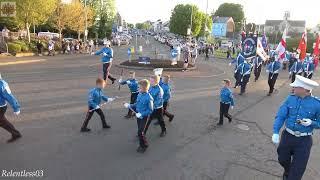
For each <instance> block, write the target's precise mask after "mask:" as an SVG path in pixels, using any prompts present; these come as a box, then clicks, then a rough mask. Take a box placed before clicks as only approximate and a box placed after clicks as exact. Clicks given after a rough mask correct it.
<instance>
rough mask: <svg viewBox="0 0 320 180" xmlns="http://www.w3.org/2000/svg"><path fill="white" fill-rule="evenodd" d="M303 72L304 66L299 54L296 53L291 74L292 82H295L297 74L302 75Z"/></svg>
mask: <svg viewBox="0 0 320 180" xmlns="http://www.w3.org/2000/svg"><path fill="white" fill-rule="evenodd" d="M302 72H303V66H302V63H301V61H300V60H299V54H297V55H296V57H295V62H294V63H293V65H292V66H291V68H290V71H289V73H290V76H291V83H293V82H294V80H295V78H296V75H300V76H301V75H302Z"/></svg>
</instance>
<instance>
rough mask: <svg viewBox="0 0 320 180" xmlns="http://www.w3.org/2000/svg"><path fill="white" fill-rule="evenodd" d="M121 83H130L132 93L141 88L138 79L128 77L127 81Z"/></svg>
mask: <svg viewBox="0 0 320 180" xmlns="http://www.w3.org/2000/svg"><path fill="white" fill-rule="evenodd" d="M120 84H121V85H125V84H127V85H128V88H129V89H130V92H131V93H137V92H138V90H139V85H138V81H137V80H136V79H127V80H125V81H121V82H120Z"/></svg>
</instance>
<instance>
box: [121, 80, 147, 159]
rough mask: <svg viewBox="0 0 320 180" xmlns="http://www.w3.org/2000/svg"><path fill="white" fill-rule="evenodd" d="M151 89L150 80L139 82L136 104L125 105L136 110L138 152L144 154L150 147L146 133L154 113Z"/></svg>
mask: <svg viewBox="0 0 320 180" xmlns="http://www.w3.org/2000/svg"><path fill="white" fill-rule="evenodd" d="M149 87H150V83H149V81H148V80H146V79H143V80H141V81H139V89H140V92H139V94H138V97H137V101H136V102H135V103H134V104H128V103H124V107H125V108H129V109H134V110H135V112H136V117H137V125H138V137H139V147H138V149H137V152H139V153H144V152H145V151H146V149H147V148H148V146H149V145H148V142H147V139H146V137H145V133H144V131H145V128H146V126H147V123H148V122H149V121H150V115H151V113H152V111H153V98H152V96H151V95H150V94H149V93H148V91H149Z"/></svg>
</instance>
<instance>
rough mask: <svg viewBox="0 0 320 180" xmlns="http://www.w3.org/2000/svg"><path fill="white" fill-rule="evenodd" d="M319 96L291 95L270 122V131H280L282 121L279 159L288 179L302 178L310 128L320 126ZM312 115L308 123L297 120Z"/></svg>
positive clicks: (308, 150) (308, 151)
mask: <svg viewBox="0 0 320 180" xmlns="http://www.w3.org/2000/svg"><path fill="white" fill-rule="evenodd" d="M319 107H320V100H319V99H318V98H316V97H314V96H311V95H309V96H306V97H304V98H301V97H298V96H296V95H290V96H289V97H288V98H287V99H286V100H285V102H284V103H283V104H282V105H281V107H280V109H279V111H278V113H277V116H276V118H275V122H274V125H273V133H274V134H279V131H280V129H281V128H282V126H283V125H284V124H285V130H283V132H282V136H281V141H280V144H279V146H278V149H277V152H278V161H279V163H280V165H281V166H282V167H283V168H284V176H286V177H287V179H288V180H301V179H302V176H303V174H304V171H305V169H306V167H307V164H308V160H309V156H310V150H311V147H312V136H311V135H312V132H313V130H314V129H319V128H320V108H319ZM304 118H306V119H311V120H312V123H311V125H310V126H303V125H302V124H300V123H298V122H297V121H298V120H301V119H304Z"/></svg>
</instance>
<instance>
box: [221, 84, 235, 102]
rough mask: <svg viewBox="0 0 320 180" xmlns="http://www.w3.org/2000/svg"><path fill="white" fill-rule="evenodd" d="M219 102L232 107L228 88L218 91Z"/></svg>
mask: <svg viewBox="0 0 320 180" xmlns="http://www.w3.org/2000/svg"><path fill="white" fill-rule="evenodd" d="M220 102H222V103H224V104H230V105H231V106H234V98H233V95H232V91H231V90H230V88H227V87H224V88H222V89H221V91H220Z"/></svg>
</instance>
